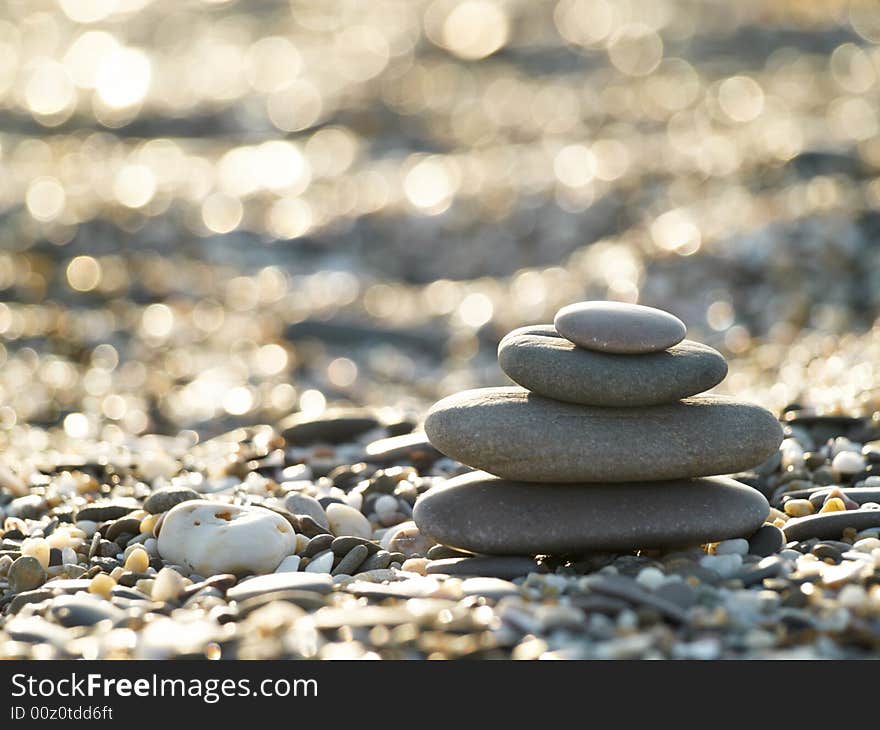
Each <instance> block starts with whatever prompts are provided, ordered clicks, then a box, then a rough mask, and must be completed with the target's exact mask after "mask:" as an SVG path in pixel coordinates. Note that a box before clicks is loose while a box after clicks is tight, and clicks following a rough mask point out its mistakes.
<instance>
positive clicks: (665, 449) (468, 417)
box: [425, 387, 782, 482]
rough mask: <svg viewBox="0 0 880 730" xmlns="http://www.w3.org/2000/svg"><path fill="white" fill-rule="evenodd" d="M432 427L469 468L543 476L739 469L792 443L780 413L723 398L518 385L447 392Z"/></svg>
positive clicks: (627, 477)
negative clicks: (592, 394) (574, 394)
mask: <svg viewBox="0 0 880 730" xmlns="http://www.w3.org/2000/svg"><path fill="white" fill-rule="evenodd" d="M425 431H426V432H427V434H428V436H429V437H430V439H431V442H432V443H433V444H434V445H435V446H436V447H437V448H439V449H440V450H441V451H442V452H443V453H445V454H446V455H448V456H450V457H451V458H454V459H458V460H459V461H461V462H462V463H464V464H467V465H468V466H471V467H474V468H475V469H484V470H486V471H488V472H490V473H492V474H496V475H498V476H502V477H505V478H508V479H518V480H522V481H542V482H554V481H557V482H581V481H586V482H590V481H593V482H600V481H602V482H604V481H610V482H621V481H640V480H659V479H678V478H684V477H695V476H703V475H710V474H730V473H735V472H738V471H743V470H746V469H749V468H751V467H753V466H755V465H756V464H760V463H762V462H763V461H765V460H766V459H768V458H769V457H770V456H771V455H772V454H774V453H776V449H777V447H778V446H779V443H780V442H781V441H782V428H781V426H780V425H779V422H778V421H777V420H776V418H775V417H774V416H773V415H772V414H771V413H769V412H768V411H765V410H764V409H763V408H760V407H759V406H756V405H752V404H749V403H743V402H738V401H735V400H732V399H728V398H722V397H720V396H705V395H703V396H697V397H694V398H689V399H686V400H683V401H679V402H677V403H672V404H666V405H658V406H649V407H645V408H600V407H595V406H583V405H575V404H572V403H562V402H559V401H554V400H551V399H548V398H544V397H542V396H538V395H535V394H533V393H529V392H528V391H526V390H524V389H521V388H512V387H511V388H482V389H479V390H469V391H464V392H461V393H457V394H455V395H452V396H449V397H447V398H444V399H443V400H441V401H439V402H437V403H435V404H434V406H433V407H432V408H431V409H430V411H429V412H428V415H427V418H426V420H425Z"/></svg>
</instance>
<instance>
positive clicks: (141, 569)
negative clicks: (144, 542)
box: [125, 547, 150, 573]
mask: <svg viewBox="0 0 880 730" xmlns="http://www.w3.org/2000/svg"><path fill="white" fill-rule="evenodd" d="M149 567H150V556H149V555H147V551H146V550H144V549H143V548H142V547H138V548H135V549H134V550H132V551H131V554H130V555H129V556H128V558H127V559H126V561H125V569H126V570H130V571H132V572H133V573H145V572H146V570H147V568H149Z"/></svg>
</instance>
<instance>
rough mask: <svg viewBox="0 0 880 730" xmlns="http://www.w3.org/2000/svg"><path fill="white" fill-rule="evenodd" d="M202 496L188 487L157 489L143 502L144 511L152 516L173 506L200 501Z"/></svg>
mask: <svg viewBox="0 0 880 730" xmlns="http://www.w3.org/2000/svg"><path fill="white" fill-rule="evenodd" d="M201 498H202V495H201V494H199V493H198V492H196V491H195V490H192V489H190V488H189V487H167V488H165V489H158V490H156V491H155V492H153V493H152V494H151V495H150V496H149V497H147V498H146V499H145V500H144V509H145V510H146V511H147V512H149V513H150V514H152V515H156V514H159V513H160V512H167V511H168V510H170V509H171V508H172V507H174V506H175V505H178V504H180V503H182V502H189V501H190V500H193V499H201Z"/></svg>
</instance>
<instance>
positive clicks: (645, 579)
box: [636, 567, 666, 591]
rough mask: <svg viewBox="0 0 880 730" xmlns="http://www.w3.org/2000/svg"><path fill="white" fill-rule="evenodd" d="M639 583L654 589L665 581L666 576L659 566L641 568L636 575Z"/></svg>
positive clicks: (651, 589) (650, 589)
mask: <svg viewBox="0 0 880 730" xmlns="http://www.w3.org/2000/svg"><path fill="white" fill-rule="evenodd" d="M636 581H637V582H638V583H639V585H642V586H644V587H645V588H647V589H648V590H649V591H653V590H656V589H657V588H659V587H660V586H661V585H663V584H664V583H665V582H666V576H665V575H664V574H663V571H662V570H660V569H659V568H654V567H647V568H642V569H641V570H640V571H639V574H638V575H637V576H636Z"/></svg>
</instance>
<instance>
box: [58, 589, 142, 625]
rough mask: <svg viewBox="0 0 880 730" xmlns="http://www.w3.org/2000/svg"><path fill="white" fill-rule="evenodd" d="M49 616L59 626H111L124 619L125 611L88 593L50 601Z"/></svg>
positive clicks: (62, 596) (65, 596)
mask: <svg viewBox="0 0 880 730" xmlns="http://www.w3.org/2000/svg"><path fill="white" fill-rule="evenodd" d="M49 614H50V615H51V616H52V618H53V619H54V621H55V622H56V623H58V624H60V625H61V626H64V627H66V628H71V627H74V626H94V625H95V624H97V623H99V622H101V621H110V622H111V623H113V624H116V623H119V622H121V621H123V620H124V619H125V611H122V610H120V609H119V608H117V607H116V606H114V605H112V604H111V603H109V602H108V601H106V600H101V599H100V598H96V597H95V596H94V595H92V594H89V593H77V594H76V595H73V596H71V595H61V596H57V597H56V598H53V599H52V604H51V606H50V608H49Z"/></svg>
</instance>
